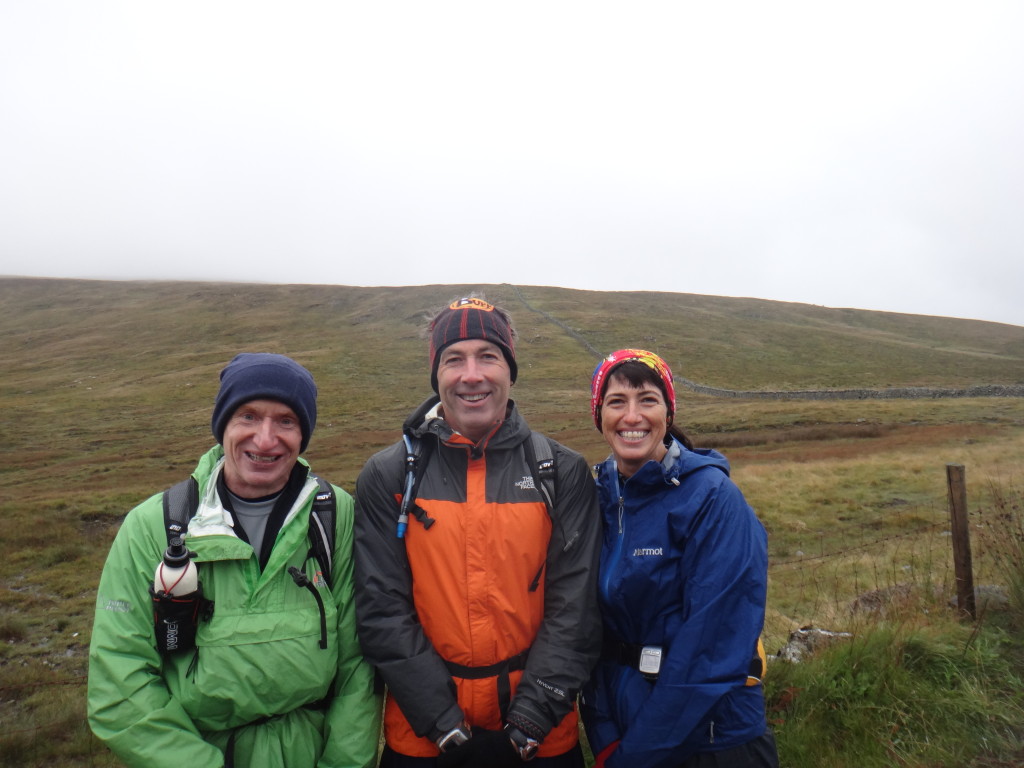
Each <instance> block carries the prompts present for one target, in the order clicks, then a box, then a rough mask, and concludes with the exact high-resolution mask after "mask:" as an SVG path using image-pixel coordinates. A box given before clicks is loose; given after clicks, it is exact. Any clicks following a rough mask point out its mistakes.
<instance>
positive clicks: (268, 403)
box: [222, 400, 302, 499]
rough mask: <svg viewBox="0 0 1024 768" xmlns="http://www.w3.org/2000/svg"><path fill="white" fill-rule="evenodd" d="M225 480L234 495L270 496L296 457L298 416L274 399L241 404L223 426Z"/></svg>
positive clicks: (282, 483)
mask: <svg viewBox="0 0 1024 768" xmlns="http://www.w3.org/2000/svg"><path fill="white" fill-rule="evenodd" d="M222 445H223V446H224V482H225V483H226V484H227V486H228V488H229V489H230V490H231V492H232V493H233V494H235V495H236V496H240V497H241V498H243V499H259V498H263V497H264V496H272V495H274V494H275V493H277V492H278V491H280V490H281V489H282V488H284V486H285V484H286V483H287V482H288V477H289V476H290V475H291V471H292V467H294V466H295V462H296V461H297V460H298V458H299V447H300V446H301V445H302V427H301V426H300V425H299V417H298V416H296V415H295V412H294V411H293V410H292V409H291V408H289V407H288V406H287V405H285V404H284V403H279V402H277V401H276V400H250V401H249V402H247V403H243V404H242V405H240V406H239V407H238V408H237V409H236V410H235V412H234V413H233V414H232V415H231V418H229V419H228V423H227V425H226V426H225V428H224V439H223V441H222Z"/></svg>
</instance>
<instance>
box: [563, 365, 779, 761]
mask: <svg viewBox="0 0 1024 768" xmlns="http://www.w3.org/2000/svg"><path fill="white" fill-rule="evenodd" d="M591 410H592V413H593V417H594V423H595V424H596V425H597V428H598V429H599V430H600V431H601V433H602V434H603V435H604V437H605V440H606V441H607V442H608V445H609V446H610V447H611V451H612V453H611V456H609V457H608V459H607V460H606V461H605V462H604V463H603V464H601V465H600V466H599V467H598V480H597V482H598V489H599V495H600V499H601V509H602V514H603V516H604V525H605V533H604V544H603V548H602V552H601V571H600V583H599V586H600V590H599V594H600V601H601V610H602V615H603V622H604V649H603V652H602V656H601V660H600V661H599V662H598V664H597V667H596V668H595V670H594V673H593V676H592V678H591V680H590V682H589V684H588V685H587V686H586V687H585V688H584V691H583V705H582V707H581V712H582V715H583V722H584V725H585V726H586V730H587V737H588V738H589V740H590V745H591V748H592V750H593V752H594V754H595V755H597V763H596V766H597V768H680V767H683V768H704V767H705V766H707V767H710V766H715V767H716V768H732V767H735V768H740V766H753V767H756V768H775V767H776V766H778V756H777V754H776V749H775V741H774V737H773V736H772V733H771V731H770V730H769V729H768V726H767V723H766V721H765V710H764V693H763V691H762V688H761V684H760V678H761V675H762V673H763V671H764V651H763V649H762V647H761V644H760V640H759V638H760V635H761V630H762V627H763V624H764V611H765V598H766V592H767V566H768V544H767V535H766V533H765V530H764V527H763V526H762V525H761V523H760V521H758V519H757V517H756V516H755V515H754V511H753V509H751V507H750V505H749V504H747V502H746V500H745V499H744V498H743V494H742V493H740V490H739V488H737V487H736V485H735V484H734V483H733V482H732V480H730V479H729V463H728V461H726V459H725V457H724V456H722V455H721V454H720V453H718V452H716V451H713V450H703V449H694V447H693V445H692V443H691V442H690V441H689V439H688V438H687V437H686V435H685V434H684V433H683V432H682V430H680V429H679V428H678V427H677V426H676V425H675V424H674V423H673V420H674V416H675V388H674V387H673V384H672V372H671V371H670V370H669V367H668V365H666V364H665V361H664V360H662V359H661V358H660V357H658V356H657V355H655V354H653V353H651V352H647V351H645V350H640V349H621V350H619V351H617V352H614V353H612V354H611V355H609V356H608V357H607V358H605V359H604V360H602V361H601V363H600V364H599V365H598V366H597V369H596V370H595V371H594V377H593V380H592V382H591Z"/></svg>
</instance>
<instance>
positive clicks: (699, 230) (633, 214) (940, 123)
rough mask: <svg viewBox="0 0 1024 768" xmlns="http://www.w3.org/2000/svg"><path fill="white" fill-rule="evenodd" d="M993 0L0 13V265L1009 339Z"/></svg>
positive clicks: (1010, 245)
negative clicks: (951, 322)
mask: <svg viewBox="0 0 1024 768" xmlns="http://www.w3.org/2000/svg"><path fill="white" fill-rule="evenodd" d="M1022 35H1024V3H1021V2H1018V1H1017V0H1013V1H1008V2H985V1H984V0H979V2H971V3H968V2H934V1H929V2H899V0H887V1H886V2H871V1H870V0H869V1H868V2H860V1H859V2H851V3H832V2H821V0H817V1H815V2H785V1H783V2H720V3H705V2H701V3H696V2H693V3H691V2H682V1H676V2H643V1H642V0H640V1H638V2H628V3H627V2H616V3H608V2H559V0H547V1H545V2H529V1H527V2H517V3H491V2H486V1H481V0H476V1H475V2H432V1H431V0H417V1H416V2H358V3H357V2H301V1H299V2H258V1H256V2H252V1H249V2H217V1H216V0H205V1H204V2H191V1H189V0H185V1H180V0H179V1H176V2H173V3H168V2H160V3H157V2H149V1H147V0H127V1H125V2H98V1H96V0H67V1H61V0H29V1H22V0H0V274H7V275H40V276H65V277H93V278H115V279H121V278H124V279H134V278H157V279H162V278H174V279H188V280H192V279H195V280H243V281H257V282H274V283H290V282H325V283H337V284H345V285H418V284H424V283H456V282H457V283H502V282H511V283H518V284H528V285H557V286H563V287H570V288H585V289H598V290H663V291H676V292H684V293H702V294H712V295H721V296H754V297H759V298H765V299H776V300H784V301H798V302H806V303H810V304H822V305H826V306H832V307H857V308H862V309H883V310H889V311H895V312H909V313H914V314H931V315H945V316H952V317H968V318H978V319H984V320H994V321H999V322H1006V323H1013V324H1015V325H1024V300H1022V297H1021V290H1022V288H1024V258H1022V254H1021V250H1022V243H1024V211H1022V207H1024V205H1022V203H1024V44H1022V42H1021V41H1022Z"/></svg>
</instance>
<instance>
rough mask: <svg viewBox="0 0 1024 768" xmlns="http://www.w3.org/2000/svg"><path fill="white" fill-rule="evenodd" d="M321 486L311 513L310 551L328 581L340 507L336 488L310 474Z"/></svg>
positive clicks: (332, 560) (332, 561) (332, 563)
mask: <svg viewBox="0 0 1024 768" xmlns="http://www.w3.org/2000/svg"><path fill="white" fill-rule="evenodd" d="M310 477H312V478H313V479H314V480H316V483H317V485H318V486H319V488H318V489H317V492H316V498H315V499H314V500H313V509H312V510H310V513H309V545H310V547H309V553H310V554H311V555H312V556H313V557H315V558H316V561H317V563H318V564H319V566H320V572H321V573H323V575H324V578H325V579H327V581H328V582H330V580H331V573H332V567H333V565H334V537H335V534H336V532H337V529H336V526H337V522H336V521H337V515H338V508H337V504H336V503H335V498H334V488H332V487H331V484H330V483H328V482H327V481H326V480H324V479H323V478H322V477H317V476H316V475H314V474H312V473H311V474H310Z"/></svg>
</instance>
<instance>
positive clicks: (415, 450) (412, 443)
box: [397, 435, 434, 539]
mask: <svg viewBox="0 0 1024 768" xmlns="http://www.w3.org/2000/svg"><path fill="white" fill-rule="evenodd" d="M402 440H403V442H404V443H405V487H404V488H403V490H402V501H401V502H400V503H399V506H398V532H397V535H398V538H400V539H404V538H405V529H406V528H407V527H408V525H409V512H410V511H412V513H413V515H414V516H415V517H416V519H417V520H419V521H420V523H422V525H423V527H424V528H430V526H432V525H433V524H434V518H432V517H430V516H429V515H427V513H426V511H425V510H424V509H423V507H421V506H420V505H419V504H417V503H416V489H417V488H419V486H420V480H421V479H423V474H424V473H425V472H426V471H427V464H429V463H430V457H431V456H432V455H433V452H432V451H431V450H430V449H429V448H428V449H426V450H424V445H423V440H422V439H421V438H418V437H410V436H409V435H402Z"/></svg>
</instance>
